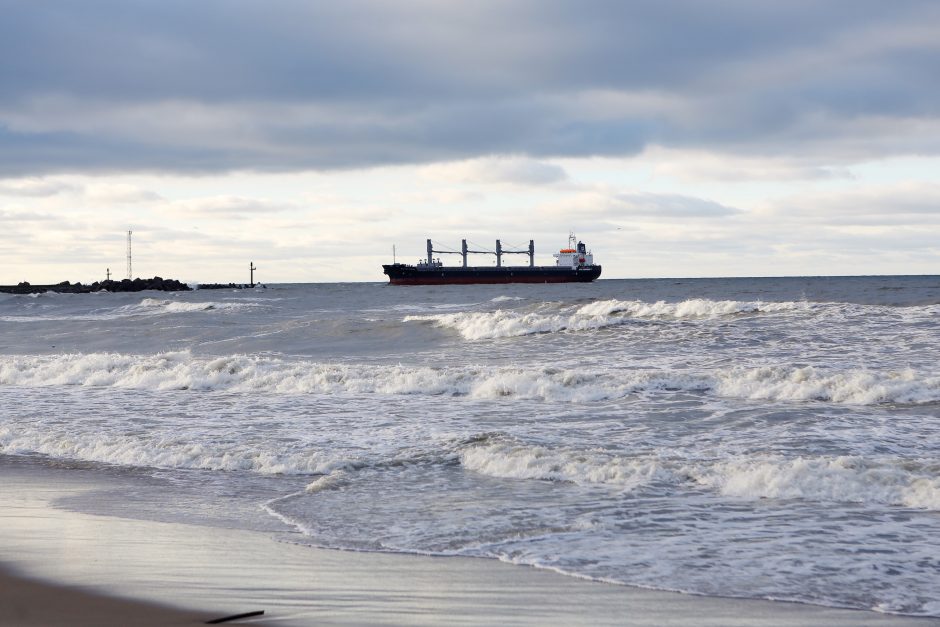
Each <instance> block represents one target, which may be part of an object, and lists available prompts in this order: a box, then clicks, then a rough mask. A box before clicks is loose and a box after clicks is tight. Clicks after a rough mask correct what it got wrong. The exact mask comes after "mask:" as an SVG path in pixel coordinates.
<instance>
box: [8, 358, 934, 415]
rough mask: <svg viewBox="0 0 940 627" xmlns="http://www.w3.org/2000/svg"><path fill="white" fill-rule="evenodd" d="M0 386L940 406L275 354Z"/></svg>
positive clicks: (94, 370)
mask: <svg viewBox="0 0 940 627" xmlns="http://www.w3.org/2000/svg"><path fill="white" fill-rule="evenodd" d="M0 385H19V386H26V387H45V386H54V385H81V386H100V387H119V388H131V389H145V390H167V389H177V390H186V389H197V390H219V391H235V392H253V393H256V392H263V393H273V394H282V393H287V394H291V393H292V394H339V393H354V394H419V395H450V396H469V397H472V398H480V399H497V398H505V397H512V398H518V399H530V400H541V401H552V402H593V401H602V400H614V399H620V398H624V397H627V396H630V395H632V394H637V393H655V392H691V393H704V394H710V395H714V396H719V397H726V398H742V399H753V400H771V401H797V402H803V401H824V402H831V403H840V404H853V405H872V404H879V403H904V404H922V403H935V402H940V374H935V373H929V374H928V373H920V372H916V371H914V370H901V371H878V370H865V369H850V370H844V371H834V370H828V369H815V368H812V367H793V366H763V367H755V368H747V367H729V368H719V369H715V370H703V371H691V370H658V369H617V370H604V371H595V372H591V371H585V370H581V369H562V368H552V367H541V368H540V367H534V368H528V369H525V368H518V367H512V366H497V367H491V366H459V367H442V368H431V367H423V366H404V365H369V364H349V365H347V364H330V363H317V362H310V361H288V360H283V359H278V358H274V357H257V356H248V355H231V356H226V357H214V358H207V357H194V356H192V355H191V354H190V353H188V352H177V353H161V354H157V355H126V354H118V353H88V354H67V355H41V356H37V355H33V356H0Z"/></svg>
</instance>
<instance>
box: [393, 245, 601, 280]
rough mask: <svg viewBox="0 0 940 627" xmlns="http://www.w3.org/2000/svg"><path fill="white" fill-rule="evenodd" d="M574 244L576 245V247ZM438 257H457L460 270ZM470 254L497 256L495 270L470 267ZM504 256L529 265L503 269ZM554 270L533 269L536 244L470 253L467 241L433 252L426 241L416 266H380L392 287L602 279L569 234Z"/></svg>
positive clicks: (590, 256)
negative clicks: (520, 258) (424, 255)
mask: <svg viewBox="0 0 940 627" xmlns="http://www.w3.org/2000/svg"><path fill="white" fill-rule="evenodd" d="M575 242H577V243H575ZM435 253H437V254H450V255H460V256H461V262H462V263H461V265H460V266H445V265H444V263H443V262H442V261H441V259H440V257H435V256H434V255H435ZM470 254H487V255H495V256H496V265H495V266H470V265H468V263H467V257H468V255H470ZM504 255H527V256H528V257H529V264H528V265H525V266H504V265H503V256H504ZM554 257H555V265H554V266H536V265H535V242H534V241H533V240H529V246H528V248H527V249H522V250H511V249H504V248H503V246H502V242H501V241H500V240H496V248H495V250H471V249H470V248H468V246H467V240H463V241H462V242H461V249H460V250H459V251H456V250H447V249H444V248H434V243H433V242H432V241H431V240H428V241H427V258H425V259H422V260H420V261H419V262H418V263H417V264H415V265H408V264H404V263H392V264H386V265H383V266H382V269H383V271H384V272H385V274H387V275H388V280H389V283H391V284H393V285H448V284H461V283H464V284H470V283H572V282H581V283H586V282H590V281H593V280H594V279H596V278H597V277H599V276H600V275H601V266H599V265H595V264H594V255H593V253H591V252H589V251H588V249H587V247H586V246H585V245H584V243H583V242H580V241H577V238H576V237H575V236H574V234H573V233H572V234H571V235H570V236H569V237H568V247H567V248H562V249H561V250H560V251H559V252H557V253H555V254H554Z"/></svg>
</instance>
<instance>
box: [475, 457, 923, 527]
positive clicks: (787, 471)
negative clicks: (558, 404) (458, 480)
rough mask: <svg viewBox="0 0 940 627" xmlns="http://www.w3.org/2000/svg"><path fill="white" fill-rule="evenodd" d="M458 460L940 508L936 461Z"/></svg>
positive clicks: (556, 475) (565, 477)
mask: <svg viewBox="0 0 940 627" xmlns="http://www.w3.org/2000/svg"><path fill="white" fill-rule="evenodd" d="M460 462H461V465H462V466H463V467H464V468H465V469H467V470H470V471H473V472H477V473H480V474H483V475H487V476H491V477H500V478H508V479H541V480H548V481H568V482H572V483H577V484H582V485H585V484H606V485H611V486H616V487H618V488H622V489H625V490H633V489H636V488H639V487H642V486H645V485H648V484H650V483H652V482H664V483H669V484H681V483H687V484H692V485H696V486H700V487H704V488H706V489H710V490H714V491H716V492H718V493H720V494H722V495H724V496H731V497H735V498H741V499H745V500H759V499H794V500H808V501H818V502H851V503H882V504H887V505H898V506H903V507H910V508H915V509H927V510H940V478H938V473H940V461H938V460H935V461H932V462H929V461H921V462H918V461H912V460H908V459H904V460H901V459H866V458H862V457H848V456H846V457H798V458H795V459H785V458H782V457H764V456H761V457H747V456H744V457H740V456H739V457H735V458H732V459H730V460H723V461H713V460H708V461H688V460H685V459H682V460H678V459H667V458H660V457H656V456H639V457H625V456H619V455H614V454H611V453H609V452H606V451H603V450H578V449H574V448H568V447H565V448H556V449H551V448H548V447H544V446H535V445H529V444H522V443H518V442H511V441H498V440H497V441H495V442H483V443H481V444H478V445H474V446H471V447H468V448H466V449H464V450H463V451H462V452H461V453H460Z"/></svg>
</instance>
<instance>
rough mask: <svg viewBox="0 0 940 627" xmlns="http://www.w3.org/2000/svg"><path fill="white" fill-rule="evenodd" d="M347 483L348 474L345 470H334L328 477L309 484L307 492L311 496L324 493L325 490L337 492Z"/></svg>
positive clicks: (325, 476) (319, 478)
mask: <svg viewBox="0 0 940 627" xmlns="http://www.w3.org/2000/svg"><path fill="white" fill-rule="evenodd" d="M346 482H347V474H346V472H345V471H344V470H342V469H340V470H334V471H333V472H331V473H330V474H328V475H323V476H322V477H318V478H317V479H315V480H314V481H311V482H310V483H309V484H307V487H306V491H307V492H308V493H309V494H315V493H317V492H322V491H323V490H335V489H337V488H340V487H342V486H343V485H345V484H346Z"/></svg>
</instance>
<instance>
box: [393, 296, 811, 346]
mask: <svg viewBox="0 0 940 627" xmlns="http://www.w3.org/2000/svg"><path fill="white" fill-rule="evenodd" d="M494 300H495V299H494ZM810 307H811V306H810V305H809V304H808V303H805V302H782V303H761V302H759V301H755V302H742V301H731V300H725V301H713V300H705V299H692V300H686V301H683V302H680V303H667V302H664V301H659V302H656V303H644V302H641V301H620V300H601V301H595V302H592V303H588V304H586V305H582V306H580V307H576V308H571V307H569V308H564V309H559V310H557V311H548V312H547V311H545V310H544V308H540V309H538V310H535V311H520V310H502V309H498V310H496V311H485V312H459V313H451V314H432V315H414V316H406V317H405V318H404V321H405V322H430V323H433V324H435V325H436V326H439V327H442V328H446V329H453V330H455V331H457V332H458V333H460V335H462V336H463V337H464V338H465V339H468V340H483V339H493V338H501V337H516V336H522V335H532V334H535V333H553V332H558V331H586V330H591V329H601V328H604V327H610V326H615V325H620V324H625V323H628V322H630V321H631V320H634V319H670V320H695V319H709V318H718V317H721V316H729V315H736V314H749V313H750V314H754V313H768V312H781V311H794V310H806V309H809V308H810Z"/></svg>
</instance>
